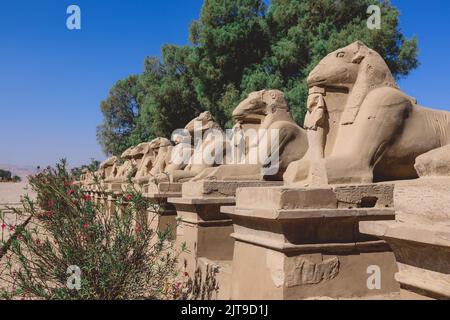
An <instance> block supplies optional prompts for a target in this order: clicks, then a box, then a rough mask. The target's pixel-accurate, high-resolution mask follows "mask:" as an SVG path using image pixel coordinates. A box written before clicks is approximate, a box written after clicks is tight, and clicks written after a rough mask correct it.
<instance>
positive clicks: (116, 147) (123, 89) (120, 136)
mask: <svg viewBox="0 0 450 320" xmlns="http://www.w3.org/2000/svg"><path fill="white" fill-rule="evenodd" d="M138 79H139V77H138V76H136V75H132V76H129V77H128V78H126V79H123V80H119V81H118V82H117V83H116V84H115V85H114V86H113V87H112V89H111V90H110V92H109V96H108V97H107V99H106V100H104V101H102V103H101V105H100V108H101V111H102V113H103V117H104V120H103V124H102V125H100V126H98V127H97V140H98V142H99V143H100V145H101V146H102V148H103V151H104V152H105V153H106V154H108V155H109V154H114V155H117V154H120V153H122V152H123V151H124V150H125V149H127V148H129V147H130V146H131V145H132V144H131V141H130V135H131V133H132V132H133V130H134V129H135V127H136V121H137V119H138V117H139V104H138V99H137V97H138V90H139V86H138Z"/></svg>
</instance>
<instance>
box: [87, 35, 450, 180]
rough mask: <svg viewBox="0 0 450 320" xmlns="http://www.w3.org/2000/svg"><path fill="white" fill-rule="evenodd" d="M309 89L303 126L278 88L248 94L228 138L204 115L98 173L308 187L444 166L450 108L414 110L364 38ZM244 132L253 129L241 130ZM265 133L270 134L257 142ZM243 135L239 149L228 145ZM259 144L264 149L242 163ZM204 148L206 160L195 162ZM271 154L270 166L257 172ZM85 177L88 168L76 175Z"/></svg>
mask: <svg viewBox="0 0 450 320" xmlns="http://www.w3.org/2000/svg"><path fill="white" fill-rule="evenodd" d="M308 87H309V97H308V105H307V110H308V111H307V115H306V118H305V123H304V128H305V129H303V128H301V127H300V126H298V125H297V124H296V123H295V121H294V120H293V118H292V117H291V115H290V113H289V107H288V103H287V102H286V99H285V98H284V95H283V93H282V92H280V91H278V90H263V91H259V92H253V93H251V94H250V95H249V96H248V98H247V99H245V100H244V101H242V102H241V103H240V104H239V105H238V106H237V108H236V109H235V110H234V112H233V119H234V121H235V127H234V128H233V132H234V134H233V136H232V138H231V139H229V140H223V139H216V137H217V136H216V134H215V133H219V134H222V135H223V134H224V131H223V130H222V128H220V126H219V125H218V124H217V122H215V120H214V119H213V117H212V115H211V114H210V113H209V112H204V113H202V114H200V115H199V116H198V117H196V118H194V119H193V120H192V121H191V122H189V123H188V124H187V125H186V127H185V130H184V133H180V134H174V136H173V137H172V140H173V142H174V143H175V145H173V144H172V142H171V141H169V140H168V139H166V138H157V139H154V140H153V141H151V142H146V143H141V144H139V145H138V146H135V147H132V148H129V149H128V150H126V151H125V152H124V153H123V154H122V155H121V156H120V157H111V158H109V159H108V160H106V161H105V162H104V163H102V164H101V166H100V169H99V171H98V176H99V177H100V178H101V179H102V180H104V181H105V182H108V183H114V182H123V181H125V180H126V179H127V178H128V177H131V178H133V181H135V182H136V183H148V182H149V181H170V182H185V181H188V180H199V179H217V180H258V179H261V180H277V181H281V180H284V181H285V183H286V184H299V185H311V184H337V183H367V182H373V181H386V180H399V179H411V178H416V177H417V176H418V174H420V175H435V174H449V173H450V172H449V171H450V169H449V168H450V163H449V161H450V159H449V158H450V149H449V148H450V147H449V145H450V113H449V112H444V111H437V110H430V109H426V108H423V107H421V106H419V105H418V104H417V102H416V101H415V100H414V99H413V98H411V97H409V96H407V95H406V94H404V93H403V92H402V91H401V90H400V89H399V87H398V86H397V84H396V82H395V80H394V77H393V76H392V74H391V72H390V70H389V68H388V66H387V64H386V62H385V61H384V60H383V58H382V57H381V56H380V55H379V54H378V53H377V52H375V51H374V50H372V49H370V48H368V47H367V46H365V45H364V44H363V43H361V42H355V43H353V44H351V45H349V46H347V47H345V48H342V49H339V50H337V51H335V52H332V53H330V54H329V55H328V56H326V57H325V58H324V59H323V60H322V61H321V62H320V63H319V64H318V66H317V67H316V68H315V69H314V70H313V71H312V72H311V74H310V76H309V78H308ZM252 129H253V130H257V132H258V133H257V135H256V136H253V137H250V138H248V137H246V135H245V133H246V132H247V131H248V130H252ZM272 133H276V135H274V136H276V139H270V138H269V139H264V138H267V137H271V136H272ZM247 138H248V139H247ZM198 141H201V142H200V143H197V142H198ZM242 141H244V142H243V144H244V147H243V148H239V150H237V151H236V150H233V148H235V147H236V145H237V144H241V147H242ZM263 143H264V144H265V145H264V147H265V148H266V150H268V152H267V155H266V156H265V157H262V158H261V157H260V158H258V160H257V161H251V159H250V156H251V155H252V154H254V152H252V150H253V151H255V150H257V149H260V148H261V145H262V144H263ZM235 149H236V148H235ZM225 150H227V151H229V150H231V152H225ZM255 152H256V151H255ZM428 152H432V157H430V156H427V153H428ZM205 154H208V155H209V156H210V158H211V159H212V160H211V161H204V159H203V158H204V155H205ZM229 154H231V158H232V159H231V160H230V159H229V158H230V157H229ZM430 154H431V153H430ZM275 155H276V157H275ZM227 157H228V158H227ZM273 161H276V162H277V166H276V168H277V170H276V171H273V170H272V171H271V172H269V173H267V172H264V168H267V167H270V166H271V162H273ZM436 162H437V163H438V164H436ZM442 167H444V169H442ZM92 179H93V176H92V174H91V173H88V172H84V173H83V175H82V178H81V180H82V181H83V182H84V183H88V182H90V181H92Z"/></svg>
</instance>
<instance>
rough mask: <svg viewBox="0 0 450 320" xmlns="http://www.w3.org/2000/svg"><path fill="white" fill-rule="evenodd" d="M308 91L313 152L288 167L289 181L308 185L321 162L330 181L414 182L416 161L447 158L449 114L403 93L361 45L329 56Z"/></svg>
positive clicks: (308, 126)
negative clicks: (423, 104) (427, 155)
mask: <svg viewBox="0 0 450 320" xmlns="http://www.w3.org/2000/svg"><path fill="white" fill-rule="evenodd" d="M308 87H309V90H310V91H309V93H310V96H309V99H308V115H307V118H306V121H305V127H306V129H307V131H308V137H309V144H310V151H311V152H308V154H307V155H305V157H304V158H303V159H301V160H299V161H296V162H294V163H292V164H291V165H290V166H289V168H288V170H287V171H286V173H285V175H284V180H285V182H286V183H287V184H290V183H299V184H310V183H311V173H312V172H313V171H314V170H313V169H314V168H316V167H317V164H318V163H319V164H320V163H322V165H319V167H320V169H319V171H322V173H321V174H322V175H323V177H324V178H325V180H326V182H327V183H330V184H338V183H371V182H373V181H387V180H400V179H412V178H417V175H418V174H417V171H416V170H415V167H414V166H415V162H416V159H417V158H418V157H419V156H421V155H425V154H427V153H430V152H432V153H433V158H445V157H446V155H447V159H448V150H449V147H448V145H449V144H450V113H449V112H445V111H438V110H431V109H427V108H424V107H422V106H420V105H418V104H417V102H416V100H415V99H414V98H411V97H410V96H408V95H406V94H405V93H403V92H402V91H401V90H400V89H399V87H398V85H397V84H396V82H395V79H394V77H393V76H392V74H391V72H390V70H389V68H388V66H387V64H386V62H385V61H384V60H383V58H382V57H381V56H380V55H379V54H378V53H377V52H375V51H374V50H372V49H370V48H368V47H367V46H366V45H364V44H363V43H362V42H359V41H358V42H355V43H353V44H351V45H349V46H347V47H345V48H342V49H339V50H336V51H335V52H332V53H330V54H329V55H328V56H326V57H325V58H324V59H323V60H322V61H321V62H320V63H319V64H318V65H317V66H316V68H315V69H314V70H313V71H312V72H311V74H310V75H309V77H308ZM419 159H425V160H423V161H422V162H421V163H420V164H418V165H416V167H418V168H420V172H427V170H426V169H425V168H424V166H426V163H428V162H429V161H428V162H427V159H428V158H427V157H426V156H422V157H420V158H419ZM448 165H450V163H448ZM316 169H317V168H316ZM442 171H443V172H449V171H448V170H447V171H446V170H441V172H442Z"/></svg>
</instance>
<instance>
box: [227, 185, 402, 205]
mask: <svg viewBox="0 0 450 320" xmlns="http://www.w3.org/2000/svg"><path fill="white" fill-rule="evenodd" d="M393 191H394V186H393V185H390V184H367V185H336V186H326V187H285V186H283V187H270V188H240V189H239V190H238V191H237V193H236V203H237V205H238V207H239V208H252V209H283V210H287V209H332V208H340V209H353V208H380V209H381V208H392V207H393V204H394V200H393V198H394V194H393Z"/></svg>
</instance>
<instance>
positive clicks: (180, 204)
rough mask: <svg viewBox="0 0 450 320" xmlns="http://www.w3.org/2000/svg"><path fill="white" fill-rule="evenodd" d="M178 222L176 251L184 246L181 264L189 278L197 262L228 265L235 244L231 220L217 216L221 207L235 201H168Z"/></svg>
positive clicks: (232, 199)
mask: <svg viewBox="0 0 450 320" xmlns="http://www.w3.org/2000/svg"><path fill="white" fill-rule="evenodd" d="M168 201H169V203H172V204H174V205H175V208H176V211H177V219H178V220H179V223H178V227H177V240H176V243H177V247H181V246H185V247H186V249H187V251H186V252H183V253H182V255H181V257H180V262H181V263H182V265H183V267H184V268H185V269H186V271H187V272H188V273H189V274H190V275H192V276H193V275H194V273H195V270H196V269H197V262H198V259H199V258H201V257H203V258H207V259H209V260H218V261H227V260H231V259H232V257H233V245H234V243H233V242H234V240H233V239H232V238H231V237H230V234H231V233H232V232H233V224H232V222H231V219H230V218H229V217H227V216H226V215H224V214H222V213H221V212H220V207H221V206H222V205H230V204H234V198H216V199H213V198H208V199H187V198H173V199H172V198H171V199H169V200H168Z"/></svg>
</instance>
